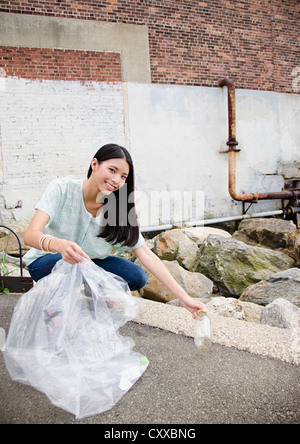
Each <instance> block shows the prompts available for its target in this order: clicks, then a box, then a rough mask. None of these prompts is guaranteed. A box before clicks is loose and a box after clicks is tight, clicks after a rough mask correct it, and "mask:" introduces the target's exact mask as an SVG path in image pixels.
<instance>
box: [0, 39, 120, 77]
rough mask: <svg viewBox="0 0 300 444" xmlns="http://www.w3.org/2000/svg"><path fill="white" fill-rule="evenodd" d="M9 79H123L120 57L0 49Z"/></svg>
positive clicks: (47, 50) (27, 49) (95, 53)
mask: <svg viewBox="0 0 300 444" xmlns="http://www.w3.org/2000/svg"><path fill="white" fill-rule="evenodd" d="M0 67H1V68H3V69H4V70H5V73H6V75H7V76H14V77H22V78H25V79H26V78H30V79H48V80H82V81H86V80H95V81H108V82H117V81H121V80H122V76H121V59H120V54H116V53H103V52H94V51H72V50H63V49H44V48H43V49H39V48H20V47H17V48H14V47H3V46H2V47H0Z"/></svg>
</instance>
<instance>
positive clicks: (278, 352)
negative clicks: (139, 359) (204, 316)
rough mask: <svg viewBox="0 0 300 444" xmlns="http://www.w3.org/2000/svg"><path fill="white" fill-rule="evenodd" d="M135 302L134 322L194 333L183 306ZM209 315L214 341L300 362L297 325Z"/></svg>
mask: <svg viewBox="0 0 300 444" xmlns="http://www.w3.org/2000/svg"><path fill="white" fill-rule="evenodd" d="M138 301H139V305H140V311H139V314H138V316H137V317H136V319H135V320H134V322H136V323H140V324H144V325H149V326H151V327H158V328H161V329H163V330H167V331H170V332H172V333H176V334H180V335H183V336H187V337H193V336H194V320H193V318H192V316H191V314H190V313H189V312H188V311H187V310H186V309H185V308H182V307H176V306H172V305H169V304H163V303H160V302H154V301H151V300H147V299H139V300H138ZM210 318H211V339H212V342H213V343H216V344H220V345H225V346H227V347H235V348H237V349H239V350H244V351H248V352H250V353H254V354H257V355H261V356H265V357H271V358H275V359H279V360H281V361H285V362H289V363H291V364H295V365H300V331H299V328H294V329H283V328H276V327H271V326H269V325H263V324H258V323H255V322H246V321H242V320H238V319H234V318H228V317H223V316H218V315H215V314H211V315H210Z"/></svg>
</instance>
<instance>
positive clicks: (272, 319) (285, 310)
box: [260, 298, 300, 328]
mask: <svg viewBox="0 0 300 444" xmlns="http://www.w3.org/2000/svg"><path fill="white" fill-rule="evenodd" d="M260 322H261V323H262V324H267V325H271V326H272V327H281V328H297V327H299V326H300V308H299V307H296V305H294V304H292V303H291V302H289V301H287V300H286V299H282V298H278V299H276V300H275V301H273V302H271V304H269V305H267V306H266V307H264V308H263V310H262V312H261V319H260Z"/></svg>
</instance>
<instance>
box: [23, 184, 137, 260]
mask: <svg viewBox="0 0 300 444" xmlns="http://www.w3.org/2000/svg"><path fill="white" fill-rule="evenodd" d="M83 182H84V180H83V179H81V180H76V179H73V178H71V177H66V178H62V179H55V180H53V181H52V182H50V184H49V185H48V187H47V188H46V190H45V192H44V194H43V196H42V198H41V199H40V200H39V202H38V203H37V205H36V207H35V208H36V210H41V211H44V212H45V213H47V214H48V216H49V218H50V219H49V221H48V223H47V225H46V226H45V229H44V230H43V233H44V234H51V235H52V236H54V237H58V238H60V239H66V240H69V241H72V242H76V244H77V245H79V246H80V247H81V248H82V250H83V251H84V252H85V253H86V254H87V255H88V256H89V257H90V258H91V259H105V258H106V257H108V256H109V255H110V254H111V253H112V248H114V250H115V251H116V252H117V253H118V252H120V251H122V250H124V249H129V250H134V249H135V248H138V247H140V246H141V245H143V244H144V243H145V241H144V239H143V236H142V235H141V233H140V236H139V240H138V242H137V244H136V245H134V246H133V247H122V246H121V245H120V244H117V245H114V246H112V245H111V244H110V243H109V242H107V241H106V240H105V239H102V238H99V237H97V236H98V234H99V233H100V231H101V225H103V221H102V211H101V212H100V215H99V216H98V217H93V216H92V215H91V214H90V213H89V212H88V211H87V209H86V208H85V205H84V201H83V193H82V186H83ZM45 254H47V253H45V252H44V251H41V250H38V249H36V248H31V249H30V250H29V251H28V252H27V253H26V254H25V255H24V257H23V260H24V262H25V264H26V265H29V264H31V263H32V262H33V261H35V260H36V259H38V258H39V257H42V256H44V255H45Z"/></svg>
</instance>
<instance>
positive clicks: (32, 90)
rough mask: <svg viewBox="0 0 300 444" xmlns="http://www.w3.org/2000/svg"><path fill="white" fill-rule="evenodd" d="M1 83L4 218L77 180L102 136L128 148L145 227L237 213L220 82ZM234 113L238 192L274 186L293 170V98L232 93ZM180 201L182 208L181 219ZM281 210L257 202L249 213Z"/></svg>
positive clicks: (296, 106) (296, 135)
mask: <svg viewBox="0 0 300 444" xmlns="http://www.w3.org/2000/svg"><path fill="white" fill-rule="evenodd" d="M0 80H1V84H0V124H1V133H0V150H1V166H0V205H1V222H2V223H3V222H9V221H11V220H12V219H16V220H21V219H25V218H30V217H32V215H33V213H34V205H35V203H36V201H37V200H38V198H39V197H40V195H41V193H42V192H43V190H44V188H45V187H46V185H47V183H48V182H49V181H50V180H51V179H53V178H55V177H60V176H65V175H74V176H75V177H84V176H85V174H86V171H87V168H88V165H89V161H90V160H91V158H92V156H93V154H94V153H95V152H96V151H97V149H98V148H99V147H100V146H102V145H103V144H105V143H108V142H115V143H120V144H122V145H124V146H127V147H128V148H129V150H130V151H131V154H132V156H133V159H134V163H135V170H136V188H137V204H138V209H139V214H140V222H141V225H142V226H149V225H157V224H158V222H161V223H169V222H170V220H171V222H182V221H183V220H188V219H190V218H191V217H193V218H194V219H195V218H196V219H197V218H198V219H202V218H203V217H205V218H212V217H221V216H228V215H238V214H241V212H242V209H241V203H238V202H233V201H232V199H231V198H230V196H229V194H228V186H227V169H228V168H227V155H226V154H220V150H224V149H226V141H227V139H228V123H227V89H226V88H223V89H220V88H217V87H216V88H205V87H185V86H174V85H155V84H140V83H126V84H124V85H122V84H108V83H97V82H90V83H86V84H82V83H80V82H63V81H34V80H25V79H16V78H5V79H4V78H0ZM236 116H237V140H238V142H239V148H240V149H241V152H240V153H239V154H238V155H237V159H238V161H237V188H238V192H241V191H245V192H263V191H280V190H281V188H282V187H283V177H282V175H281V174H282V173H284V174H286V172H287V170H289V171H290V172H292V173H293V175H294V176H296V175H297V174H298V175H299V171H298V168H299V167H298V164H299V166H300V156H299V145H300V130H299V127H300V126H299V116H300V95H299V94H278V93H273V92H263V91H249V90H237V91H236ZM170 193H172V197H175V210H174V211H175V215H174V214H172V212H170V211H169V210H168V205H167V204H168V197H170ZM202 197H204V205H203V207H201V204H202ZM159 200H161V203H160V202H159ZM191 200H193V202H194V208H193V209H192V208H191V205H192V204H190V201H191ZM196 203H197V205H195V204H196ZM181 207H183V209H184V211H185V213H186V214H184V215H182V213H180V212H179V216H178V211H177V210H178V209H180V208H181ZM195 208H197V210H195ZM280 208H281V202H280V201H264V202H260V203H258V204H256V205H254V208H253V209H251V211H252V212H259V211H267V210H276V209H280ZM159 209H160V210H161V211H160V212H159ZM203 213H204V214H203ZM180 217H181V219H182V220H180ZM178 218H179V219H178ZM158 219H160V220H158Z"/></svg>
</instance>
